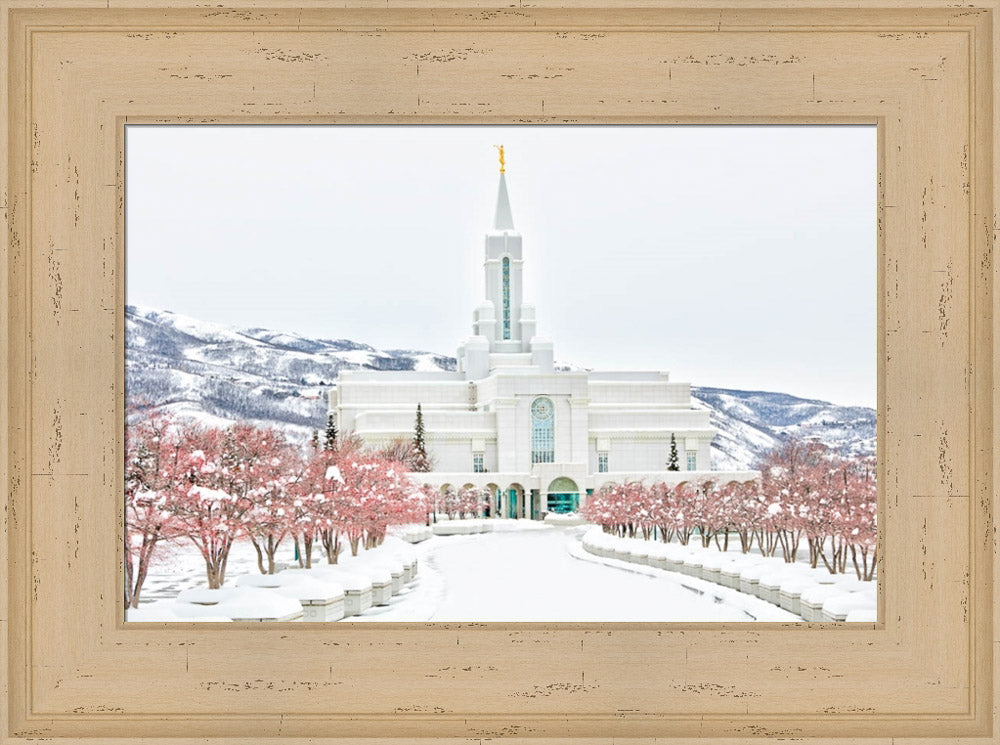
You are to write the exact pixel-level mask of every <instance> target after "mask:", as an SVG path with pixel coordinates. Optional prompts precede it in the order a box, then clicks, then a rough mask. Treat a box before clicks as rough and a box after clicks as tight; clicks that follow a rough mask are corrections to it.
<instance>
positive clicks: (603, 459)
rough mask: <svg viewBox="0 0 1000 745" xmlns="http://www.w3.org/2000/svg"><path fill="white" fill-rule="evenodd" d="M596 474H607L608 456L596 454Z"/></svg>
mask: <svg viewBox="0 0 1000 745" xmlns="http://www.w3.org/2000/svg"><path fill="white" fill-rule="evenodd" d="M597 472H598V473H607V472H608V454H607V453H598V454H597Z"/></svg>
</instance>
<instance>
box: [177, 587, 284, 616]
mask: <svg viewBox="0 0 1000 745" xmlns="http://www.w3.org/2000/svg"><path fill="white" fill-rule="evenodd" d="M183 606H187V607H188V608H192V609H198V610H199V612H200V613H202V614H204V615H219V616H226V617H228V618H231V619H233V620H234V621H298V620H301V619H302V615H303V612H302V604H301V603H300V602H299V601H298V600H295V599H293V598H286V597H282V596H281V595H279V594H278V593H276V592H273V591H271V590H264V589H261V588H257V587H223V588H220V589H218V590H209V589H200V588H199V589H195V590H184V591H182V592H181V593H180V594H179V595H178V596H177V600H176V606H175V607H178V608H181V607H183ZM192 615H193V614H192Z"/></svg>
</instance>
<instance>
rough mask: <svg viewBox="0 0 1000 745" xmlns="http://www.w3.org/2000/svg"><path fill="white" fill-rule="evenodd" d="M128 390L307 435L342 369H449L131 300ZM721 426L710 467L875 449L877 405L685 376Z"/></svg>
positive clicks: (436, 361)
mask: <svg viewBox="0 0 1000 745" xmlns="http://www.w3.org/2000/svg"><path fill="white" fill-rule="evenodd" d="M125 338H126V359H125V382H126V400H127V401H128V402H129V403H131V404H136V405H138V404H142V405H149V406H154V407H157V408H162V409H165V410H168V411H172V412H174V413H177V414H179V415H182V416H191V417H196V418H198V419H200V420H202V421H205V422H206V423H210V424H214V425H224V424H227V423H230V422H232V421H235V420H237V419H247V420H250V421H255V422H258V423H262V424H269V425H273V426H280V427H283V428H284V429H286V430H288V431H289V433H290V434H292V435H293V436H295V437H298V438H302V439H304V438H305V437H308V436H309V434H310V433H311V431H312V430H313V429H318V430H321V429H322V428H323V426H324V425H325V420H326V393H327V392H328V391H329V389H330V387H331V385H332V383H333V382H334V381H335V380H336V377H337V373H338V372H339V371H340V370H357V369H365V370H395V371H407V370H420V371H430V370H454V369H455V367H456V360H455V358H454V357H449V356H447V355H441V354H435V353H433V352H423V351H419V350H409V349H391V350H380V349H376V348H375V347H372V346H370V345H368V344H364V343H360V342H355V341H352V340H349V339H337V340H333V339H311V338H308V337H304V336H301V335H299V334H295V333H290V332H283V331H276V330H273V329H265V328H260V327H249V328H233V327H230V326H225V325H223V324H218V323H214V322H211V321H201V320H199V319H195V318H191V317H190V316H184V315H181V314H178V313H173V312H171V311H168V310H159V309H154V308H147V307H142V306H136V305H127V306H126V307H125ZM691 395H692V399H693V405H694V406H696V407H698V408H703V409H708V410H709V416H710V420H711V422H712V425H713V426H714V427H716V428H717V429H718V435H717V436H716V438H715V440H714V441H713V443H712V465H713V468H716V469H721V470H747V469H751V468H752V467H753V466H754V465H755V464H756V462H757V461H758V460H759V458H760V457H761V456H763V455H764V454H765V453H766V452H767V451H768V450H771V449H772V448H774V447H776V446H777V445H779V444H780V443H781V442H783V441H784V440H785V439H787V438H788V437H791V436H797V437H805V438H815V439H819V440H820V441H821V442H823V443H825V444H826V445H828V446H830V447H831V448H834V449H836V450H838V451H841V452H844V453H846V454H851V455H870V454H872V453H874V451H875V410H874V409H870V408H867V407H862V406H838V405H836V404H832V403H829V402H826V401H822V400H819V399H805V398H799V397H797V396H794V395H792V394H789V393H781V392H770V391H743V390H740V389H735V388H716V387H703V386H694V385H692V386H691Z"/></svg>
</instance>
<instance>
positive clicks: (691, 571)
mask: <svg viewBox="0 0 1000 745" xmlns="http://www.w3.org/2000/svg"><path fill="white" fill-rule="evenodd" d="M582 542H583V548H584V550H585V551H587V552H588V553H591V554H593V555H595V556H601V557H604V558H610V559H618V560H619V561H627V562H630V563H633V564H643V565H646V566H652V567H656V568H658V569H663V570H664V571H668V572H678V573H680V574H685V575H687V576H691V577H697V578H699V579H702V580H705V581H706V582H714V583H715V584H718V585H721V586H723V587H729V588H731V589H734V590H739V591H740V592H743V593H744V594H747V595H753V596H755V597H757V598H760V599H761V600H764V601H766V602H769V603H772V604H773V605H776V606H778V607H780V608H784V609H785V610H787V611H788V612H789V613H794V614H795V615H797V616H801V617H802V620H804V621H822V622H828V623H840V622H845V621H849V622H855V621H857V622H868V623H874V622H875V620H876V608H877V588H876V585H875V583H874V582H861V581H860V580H858V579H857V578H856V577H854V576H848V575H833V574H830V573H829V572H827V571H826V570H825V569H813V568H812V567H810V566H809V565H808V564H797V563H792V564H788V563H785V561H784V560H783V559H781V558H775V557H767V556H760V555H759V554H744V553H738V552H726V553H723V552H722V551H718V550H716V549H715V548H702V547H701V546H692V545H688V546H681V545H680V544H676V543H662V542H658V541H646V540H643V539H641V538H620V537H618V536H613V535H610V534H608V533H605V532H604V531H602V530H601V529H600V528H591V529H590V530H588V531H587V533H586V534H585V535H584V536H583V539H582Z"/></svg>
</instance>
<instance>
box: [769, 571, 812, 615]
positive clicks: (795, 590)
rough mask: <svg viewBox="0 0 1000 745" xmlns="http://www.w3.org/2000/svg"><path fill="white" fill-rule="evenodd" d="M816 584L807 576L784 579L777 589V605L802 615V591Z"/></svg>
mask: <svg viewBox="0 0 1000 745" xmlns="http://www.w3.org/2000/svg"><path fill="white" fill-rule="evenodd" d="M816 586H817V585H816V583H815V582H814V581H812V580H811V579H808V578H800V577H795V578H793V579H788V580H785V581H784V582H782V583H781V587H780V588H779V590H778V605H780V606H781V607H782V608H784V609H785V610H786V611H788V612H789V613H794V614H795V615H797V616H800V615H802V608H801V605H800V601H801V597H802V593H803V591H805V590H808V589H809V588H810V587H816Z"/></svg>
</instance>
